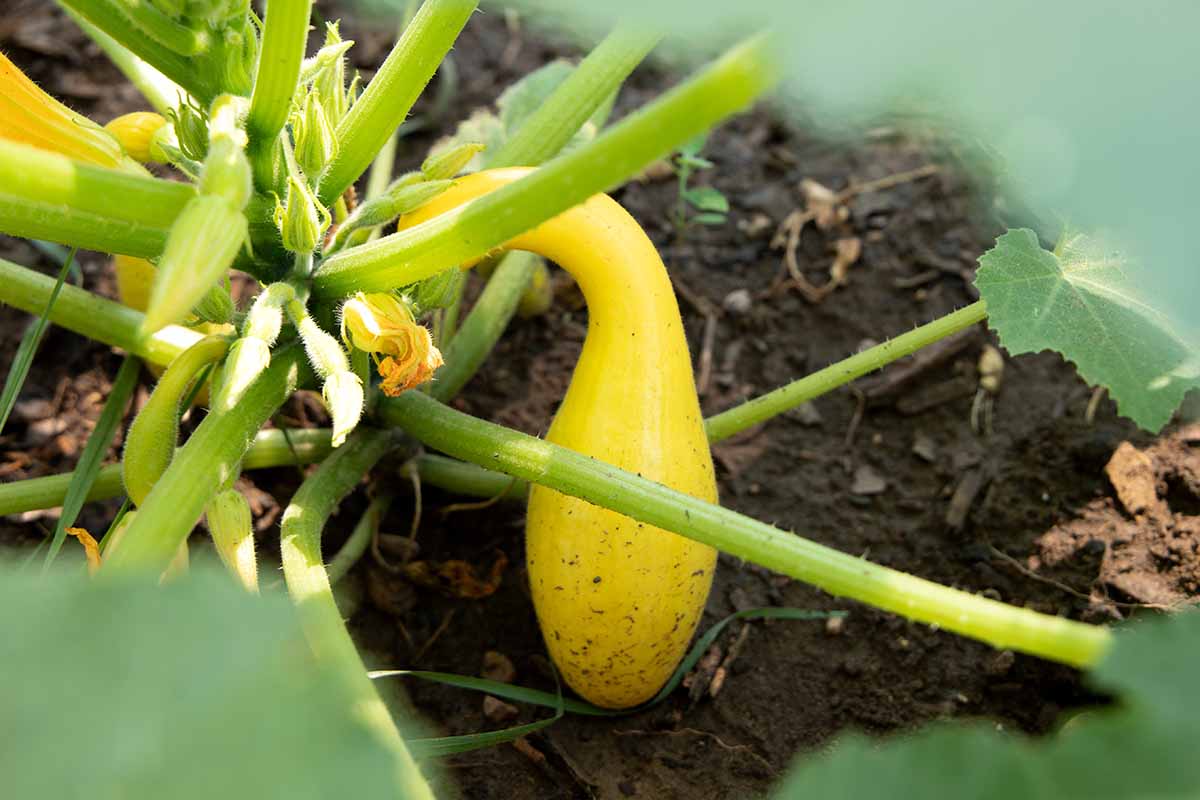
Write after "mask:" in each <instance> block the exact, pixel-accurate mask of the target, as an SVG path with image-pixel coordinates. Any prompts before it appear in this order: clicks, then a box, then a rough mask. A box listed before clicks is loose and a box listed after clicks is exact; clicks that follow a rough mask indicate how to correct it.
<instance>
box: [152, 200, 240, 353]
mask: <svg viewBox="0 0 1200 800" xmlns="http://www.w3.org/2000/svg"><path fill="white" fill-rule="evenodd" d="M247 235H248V226H247V223H246V218H245V217H244V216H243V215H242V213H241V211H237V210H235V209H233V208H231V207H230V206H229V203H227V202H226V201H225V199H223V198H221V197H214V196H212V195H201V196H199V197H193V198H192V199H191V200H190V201H188V204H187V205H186V206H184V209H183V212H182V213H180V215H179V217H178V218H177V219H176V220H175V223H174V224H173V225H172V226H171V232H170V234H169V235H168V236H167V246H166V249H165V250H164V251H163V255H162V258H161V260H160V261H159V263H158V274H157V275H156V276H155V279H154V288H153V289H152V290H151V293H150V304H149V306H148V307H147V308H146V317H145V319H143V320H142V333H143V334H150V333H153V332H154V331H157V330H158V329H159V328H162V327H163V326H165V325H170V324H171V323H174V322H179V321H181V320H183V319H185V318H186V317H187V315H188V313H189V312H190V311H191V310H192V309H193V308H194V307H195V306H196V304H197V303H199V302H200V301H201V300H202V299H203V298H204V295H205V294H207V293H208V291H209V289H210V288H211V287H212V285H213V284H214V283H216V282H217V280H219V279H220V278H223V277H224V276H225V273H226V271H227V270H228V269H229V267H230V266H231V265H232V264H233V260H234V258H236V257H237V253H238V250H240V249H241V248H242V245H243V244H244V243H245V242H246V241H247Z"/></svg>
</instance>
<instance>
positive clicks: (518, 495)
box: [0, 453, 529, 500]
mask: <svg viewBox="0 0 1200 800" xmlns="http://www.w3.org/2000/svg"><path fill="white" fill-rule="evenodd" d="M417 472H418V474H419V475H420V476H421V482H422V483H425V484H429V485H430V486H436V487H437V488H439V489H444V490H446V491H448V492H457V493H458V494H465V495H470V496H471V497H484V498H488V499H491V498H495V497H499V498H501V499H503V500H521V499H524V497H525V495H526V493H527V492H528V490H529V485H528V484H527V483H525V481H520V480H514V479H513V478H511V477H509V476H508V475H503V474H501V473H499V472H494V471H492V470H490V469H484V468H483V467H480V466H476V465H475V464H468V463H467V462H465V461H459V460H458V459H455V458H446V457H445V456H439V455H438V454H436V453H423V454H421V455H420V456H418V457H417ZM41 480H45V479H41ZM3 488H4V487H2V486H0V491H2V490H3ZM0 497H3V495H2V494H0Z"/></svg>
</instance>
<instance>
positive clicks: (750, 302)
mask: <svg viewBox="0 0 1200 800" xmlns="http://www.w3.org/2000/svg"><path fill="white" fill-rule="evenodd" d="M721 307H722V308H724V309H725V310H726V311H728V312H730V313H732V314H745V313H746V312H747V311H749V310H750V309H751V308H753V307H754V298H753V297H751V295H750V290H749V289H734V290H733V291H732V292H730V293H729V294H727V295H725V299H724V300H722V301H721Z"/></svg>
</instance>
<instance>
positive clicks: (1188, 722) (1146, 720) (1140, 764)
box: [774, 613, 1200, 800]
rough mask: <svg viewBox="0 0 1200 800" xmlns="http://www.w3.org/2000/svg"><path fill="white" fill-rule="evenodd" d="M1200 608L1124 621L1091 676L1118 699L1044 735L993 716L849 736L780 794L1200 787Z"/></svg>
mask: <svg viewBox="0 0 1200 800" xmlns="http://www.w3.org/2000/svg"><path fill="white" fill-rule="evenodd" d="M1198 660H1200V615H1197V614H1195V613H1186V614H1180V615H1178V616H1176V617H1169V618H1167V617H1164V618H1159V619H1155V620H1153V621H1150V622H1144V623H1141V624H1136V625H1134V626H1131V627H1130V628H1127V629H1125V630H1123V631H1121V632H1120V633H1119V634H1118V636H1117V637H1116V644H1115V647H1114V649H1113V651H1112V652H1111V653H1110V654H1109V655H1108V656H1107V657H1106V658H1105V660H1104V661H1103V662H1101V664H1100V665H1099V666H1098V667H1097V669H1096V670H1095V672H1094V673H1093V674H1092V676H1090V677H1091V680H1092V681H1093V682H1094V683H1095V684H1097V685H1098V686H1100V687H1101V688H1104V689H1107V690H1109V691H1114V692H1116V693H1117V695H1118V700H1117V703H1116V704H1115V705H1113V706H1112V707H1109V708H1104V709H1099V710H1095V711H1089V712H1085V713H1084V714H1081V715H1079V716H1077V717H1075V718H1074V719H1073V720H1072V721H1071V722H1069V723H1068V724H1067V725H1066V726H1065V727H1064V728H1063V729H1062V730H1061V731H1059V732H1058V733H1057V734H1055V735H1053V736H1051V737H1047V738H1044V739H1038V740H1030V739H1027V738H1025V737H1020V736H1011V735H1006V734H1003V733H1000V732H999V731H998V730H997V728H996V727H995V726H984V725H981V724H972V725H943V726H939V727H937V728H933V729H930V730H926V731H924V732H922V733H918V734H916V735H915V736H910V737H908V738H905V739H900V740H893V741H891V742H888V743H886V744H884V745H883V746H880V745H878V744H877V743H875V742H871V741H869V740H867V739H866V738H864V737H861V736H857V735H856V736H850V737H845V738H843V739H842V740H841V741H839V742H838V743H837V744H836V745H835V746H834V747H833V748H832V749H831V750H830V751H829V755H826V756H819V757H809V758H804V759H802V760H801V761H800V763H799V764H798V766H797V768H796V769H795V771H794V772H793V773H792V775H791V776H790V777H789V778H788V779H787V780H786V781H785V783H784V784H783V786H782V787H781V788H780V790H779V791H777V792H776V793H775V795H774V797H775V798H778V799H780V800H782V799H783V798H786V799H787V800H792V799H793V798H795V800H800V799H801V798H813V797H829V798H841V797H872V796H878V788H879V787H880V786H886V787H887V797H888V798H896V799H898V800H906V799H907V798H912V799H913V800H917V799H918V798H929V797H954V798H958V799H959V800H984V799H985V798H988V799H990V798H995V799H996V800H1001V799H1003V800H1012V798H1021V800H1073V798H1078V799H1079V800H1085V799H1086V800H1109V799H1110V798H1111V800H1125V798H1133V797H1140V798H1150V797H1153V798H1158V800H1174V799H1175V798H1178V799H1179V800H1183V799H1184V798H1194V797H1196V796H1197V794H1198V793H1200V761H1198V760H1197V759H1196V758H1195V757H1194V747H1195V742H1196V738H1197V736H1198V735H1200V687H1198V685H1197V682H1196V675H1195V665H1196V663H1197V661H1198Z"/></svg>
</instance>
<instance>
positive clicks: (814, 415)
mask: <svg viewBox="0 0 1200 800" xmlns="http://www.w3.org/2000/svg"><path fill="white" fill-rule="evenodd" d="M787 415H788V416H789V417H791V418H792V419H794V420H796V421H797V422H799V423H800V424H801V425H805V426H807V427H809V428H815V427H817V426H818V425H820V424H821V423H822V422H824V421H825V420H824V418H823V417H822V416H821V412H820V411H818V410H817V407H816V405H814V404H813V401H812V400H808V401H805V402H803V403H801V404H800V405H798V406H796V407H795V408H793V409H792V410H791V411H789V412H788V413H787Z"/></svg>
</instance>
